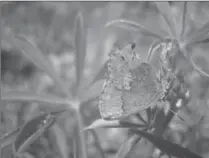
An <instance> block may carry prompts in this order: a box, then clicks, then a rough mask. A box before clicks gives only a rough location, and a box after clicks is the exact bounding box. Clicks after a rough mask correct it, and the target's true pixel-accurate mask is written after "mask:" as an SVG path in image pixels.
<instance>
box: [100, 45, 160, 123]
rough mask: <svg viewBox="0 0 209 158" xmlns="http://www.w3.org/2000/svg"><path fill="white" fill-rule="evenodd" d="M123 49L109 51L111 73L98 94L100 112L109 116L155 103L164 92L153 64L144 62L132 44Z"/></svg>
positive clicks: (106, 117)
mask: <svg viewBox="0 0 209 158" xmlns="http://www.w3.org/2000/svg"><path fill="white" fill-rule="evenodd" d="M123 50H126V51H119V52H114V53H112V54H110V59H109V62H108V64H109V65H108V74H109V76H108V78H107V80H106V82H105V83H104V87H103V91H102V93H101V95H100V98H99V109H100V114H101V116H102V118H103V119H106V120H113V119H121V118H123V117H126V116H129V115H131V114H134V113H137V112H138V111H141V110H144V109H146V108H148V107H151V106H154V105H156V104H157V102H158V101H159V100H160V99H161V98H162V97H163V95H164V89H163V88H162V87H160V86H159V83H158V81H157V77H156V75H155V72H154V71H153V68H152V66H151V65H150V64H148V63H145V62H141V61H140V60H139V58H138V57H137V56H136V54H135V53H134V52H133V51H131V49H130V45H128V46H126V47H125V49H123Z"/></svg>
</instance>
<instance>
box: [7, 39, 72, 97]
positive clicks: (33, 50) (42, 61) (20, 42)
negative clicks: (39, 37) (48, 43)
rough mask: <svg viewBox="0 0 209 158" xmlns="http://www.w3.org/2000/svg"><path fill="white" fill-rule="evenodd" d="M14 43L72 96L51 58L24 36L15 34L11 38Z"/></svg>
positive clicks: (68, 95) (66, 93) (67, 94)
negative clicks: (50, 60)
mask: <svg viewBox="0 0 209 158" xmlns="http://www.w3.org/2000/svg"><path fill="white" fill-rule="evenodd" d="M11 42H12V44H14V45H15V46H16V47H17V48H19V49H20V50H21V53H22V54H23V55H24V56H25V57H26V58H28V59H29V60H31V61H32V62H33V63H34V64H35V65H36V66H37V67H38V68H40V69H42V70H43V71H44V72H45V73H47V74H48V75H49V76H50V77H51V78H52V79H53V80H54V81H55V82H56V84H57V85H58V86H59V87H60V89H61V90H62V91H63V92H64V93H65V95H66V96H67V97H70V94H69V90H68V89H67V87H66V86H65V84H64V82H63V81H62V79H61V78H60V77H59V76H58V75H57V73H56V72H55V71H54V69H53V67H52V65H51V63H50V62H49V60H48V59H47V58H46V57H45V56H44V55H43V54H42V53H41V51H40V50H39V49H38V48H37V47H36V46H35V45H33V44H32V43H31V42H30V41H29V40H27V39H26V38H25V37H23V36H14V37H12V38H11Z"/></svg>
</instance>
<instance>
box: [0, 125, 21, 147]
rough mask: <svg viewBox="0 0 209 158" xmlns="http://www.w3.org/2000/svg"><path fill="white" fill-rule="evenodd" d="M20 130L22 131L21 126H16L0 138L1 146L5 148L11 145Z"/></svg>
mask: <svg viewBox="0 0 209 158" xmlns="http://www.w3.org/2000/svg"><path fill="white" fill-rule="evenodd" d="M19 131H20V127H18V128H16V129H15V130H13V131H11V132H8V133H6V134H4V135H3V136H2V137H1V138H0V144H1V145H0V147H1V148H5V147H7V146H9V145H10V144H12V143H13V142H14V140H15V138H16V136H17V134H18V132H19Z"/></svg>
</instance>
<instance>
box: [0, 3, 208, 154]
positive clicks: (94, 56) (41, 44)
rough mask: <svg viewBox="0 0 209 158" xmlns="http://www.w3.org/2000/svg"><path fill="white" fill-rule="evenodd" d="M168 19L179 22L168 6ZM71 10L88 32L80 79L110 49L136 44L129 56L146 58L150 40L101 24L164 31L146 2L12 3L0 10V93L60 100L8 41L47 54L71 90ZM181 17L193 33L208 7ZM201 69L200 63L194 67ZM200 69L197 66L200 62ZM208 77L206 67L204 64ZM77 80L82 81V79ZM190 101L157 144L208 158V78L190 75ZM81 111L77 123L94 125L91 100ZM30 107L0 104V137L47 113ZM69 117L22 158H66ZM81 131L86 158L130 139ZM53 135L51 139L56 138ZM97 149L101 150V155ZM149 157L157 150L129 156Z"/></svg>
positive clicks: (71, 127) (175, 8)
mask: <svg viewBox="0 0 209 158" xmlns="http://www.w3.org/2000/svg"><path fill="white" fill-rule="evenodd" d="M171 6H172V13H173V14H174V16H176V17H178V14H179V6H180V5H179V2H171ZM78 10H82V11H83V12H85V16H84V20H85V23H86V25H87V28H88V29H87V37H86V38H87V45H86V51H87V54H86V59H85V60H86V63H85V64H86V65H84V67H85V69H84V75H85V76H84V78H85V79H86V80H87V81H88V79H89V78H91V77H92V75H94V74H95V73H96V72H97V71H98V69H99V67H100V66H101V65H102V64H103V63H104V62H105V60H106V59H107V54H108V53H109V52H110V50H111V49H112V47H113V46H115V45H116V46H122V45H124V44H127V43H129V42H130V41H131V42H132V41H135V42H136V44H137V47H136V51H137V52H138V53H140V56H141V57H142V58H143V59H145V58H146V56H147V53H148V50H149V47H150V45H151V43H152V42H153V39H152V38H150V37H148V36H144V35H142V34H140V32H139V31H136V30H135V31H134V30H133V31H130V30H125V31H124V29H118V28H108V29H105V28H104V26H105V24H106V23H107V22H109V21H111V20H114V19H117V18H126V19H128V20H132V21H136V22H143V23H146V24H147V25H149V26H150V27H151V28H152V29H153V30H154V31H155V32H159V31H160V30H163V27H164V26H163V24H161V23H160V22H159V13H158V11H157V8H156V6H155V4H154V3H152V2H12V3H8V4H4V5H2V6H1V14H2V16H1V18H2V19H1V20H2V21H3V24H4V26H3V31H2V32H3V39H2V53H1V64H2V70H1V75H2V78H1V82H2V83H3V85H2V87H3V89H29V90H33V91H38V92H48V93H51V94H56V95H58V96H59V95H60V91H59V90H58V89H57V88H56V86H54V84H53V82H52V80H51V79H50V78H49V77H48V76H46V75H45V74H44V73H43V72H42V71H40V70H38V69H37V68H36V67H35V66H34V65H33V64H32V63H31V62H29V61H28V60H27V59H26V58H24V57H23V56H21V55H20V53H18V51H19V50H17V49H16V48H15V47H14V46H13V45H12V44H11V43H10V42H9V40H8V39H7V36H10V35H23V36H25V37H27V39H29V40H30V41H32V42H33V43H35V44H36V46H37V47H38V48H39V49H40V50H41V51H42V52H43V53H45V55H47V56H48V57H49V59H50V62H51V63H52V65H53V66H54V69H55V70H56V71H57V73H59V74H60V76H61V77H62V78H63V79H64V80H65V81H68V82H67V83H69V85H66V87H69V88H72V89H73V86H72V85H73V83H75V56H74V55H73V52H74V51H75V46H74V43H75V41H74V19H75V16H76V13H77V11H78ZM188 14H189V15H190V17H191V19H192V23H189V22H188V24H187V25H188V27H189V28H188V29H189V30H191V31H192V30H193V29H196V28H200V27H201V26H202V25H203V24H204V23H205V22H206V21H207V20H208V19H209V3H208V2H189V3H188ZM208 46H209V45H208V43H207V42H206V43H202V44H200V45H198V46H196V45H195V46H194V48H191V49H190V50H191V52H199V53H202V54H203V56H204V57H206V58H208V61H209V56H208V55H207V53H208V50H209V49H208ZM199 62H201V61H199ZM202 64H203V63H202ZM202 67H203V68H204V67H205V69H206V70H205V71H207V64H203V65H202ZM85 79H84V80H85ZM187 80H188V83H189V84H190V89H191V93H192V98H191V101H190V102H189V104H188V105H187V106H186V107H182V109H181V110H180V111H179V113H178V114H179V115H180V116H181V117H183V118H184V119H185V122H182V121H181V120H180V119H179V118H178V116H176V117H175V118H174V119H173V120H172V122H171V123H170V125H169V128H168V130H167V131H166V133H165V135H164V138H165V139H167V140H170V141H171V142H175V143H177V144H180V145H182V146H183V147H187V148H188V149H190V150H191V151H194V152H196V153H199V154H201V155H202V156H204V157H208V156H209V150H208V149H209V134H208V121H209V117H208V116H209V110H208V107H209V106H208V96H209V91H208V85H209V78H208V77H206V76H203V75H201V74H200V73H199V72H197V71H192V73H191V74H190V75H189V77H187ZM84 104H85V105H84V106H82V109H81V110H82V113H83V117H84V118H83V120H84V124H85V125H86V126H87V125H89V124H91V123H92V122H93V120H95V119H98V118H100V116H99V112H98V108H97V106H96V104H97V100H91V101H86V103H84ZM56 108H57V107H53V106H51V107H49V106H45V105H40V104H37V103H28V102H3V103H2V105H1V107H0V112H1V115H0V116H1V124H0V134H1V135H3V134H4V133H6V132H8V131H12V130H14V129H15V128H17V127H19V126H20V125H22V124H23V123H24V122H25V121H27V120H29V119H30V118H32V117H33V116H37V115H38V114H39V113H40V112H41V111H50V110H54V109H56ZM74 118H75V116H74V113H73V112H72V113H70V114H66V115H63V116H61V117H60V119H59V120H58V123H57V126H56V127H54V128H52V129H51V130H49V131H47V132H45V133H44V135H43V136H42V137H41V138H40V139H39V140H37V141H36V142H35V143H34V144H33V145H32V146H31V147H30V150H29V155H28V157H40V158H43V157H53V158H55V157H63V158H65V157H67V156H66V155H64V154H63V153H64V152H63V151H62V149H63V148H64V147H65V148H66V150H67V151H68V157H73V152H74V148H75V147H74V146H73V141H74V135H75V134H74V132H75V131H76V130H75V123H76V122H75V119H74ZM95 131H96V134H97V135H98V138H96V136H95V134H94V132H91V131H88V132H86V138H87V152H88V157H92V158H94V157H95V158H98V157H102V156H101V153H100V152H101V150H103V152H104V153H105V157H114V155H115V154H116V152H117V150H118V149H119V146H120V145H121V144H122V143H123V142H124V141H126V140H127V138H128V137H129V134H128V133H127V130H126V129H117V128H112V129H96V130H95ZM57 133H58V134H57ZM59 135H62V136H63V137H64V139H65V140H66V141H63V139H62V138H63V137H59ZM100 148H101V149H100ZM151 151H153V153H154V154H153V156H152V157H157V156H156V155H158V153H159V152H158V150H157V149H155V148H153V147H152V146H151V144H150V143H149V142H147V141H146V140H143V141H140V143H138V144H137V145H136V146H135V147H134V149H133V151H131V153H130V155H129V156H130V157H146V155H147V153H149V152H151ZM10 154H11V147H7V148H5V150H3V157H5V158H7V157H9V156H10Z"/></svg>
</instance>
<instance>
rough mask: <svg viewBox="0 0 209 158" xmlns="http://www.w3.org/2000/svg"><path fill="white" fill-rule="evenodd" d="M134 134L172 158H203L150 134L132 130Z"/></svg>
mask: <svg viewBox="0 0 209 158" xmlns="http://www.w3.org/2000/svg"><path fill="white" fill-rule="evenodd" d="M131 131H132V132H133V133H136V134H138V135H140V136H142V137H144V138H146V139H147V140H149V141H150V142H151V143H152V144H154V145H155V146H156V147H157V148H159V149H160V150H162V151H163V152H165V153H167V154H168V155H171V156H176V157H182V158H201V156H199V155H197V154H195V153H193V152H191V151H189V150H188V149H187V148H183V147H181V146H179V145H178V144H175V143H172V142H169V141H167V140H164V139H162V138H160V137H156V136H154V135H152V134H150V133H148V132H144V131H140V130H135V129H131Z"/></svg>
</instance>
